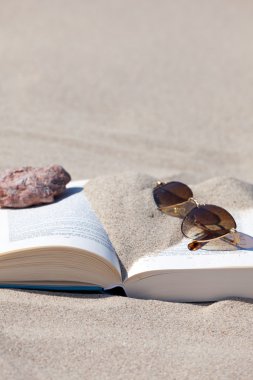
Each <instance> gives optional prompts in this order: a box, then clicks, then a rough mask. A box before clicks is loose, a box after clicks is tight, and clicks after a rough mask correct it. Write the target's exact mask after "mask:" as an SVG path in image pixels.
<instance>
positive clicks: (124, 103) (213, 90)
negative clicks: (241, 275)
mask: <svg viewBox="0 0 253 380" xmlns="http://www.w3.org/2000/svg"><path fill="white" fill-rule="evenodd" d="M252 11H253V4H252V3H251V2H250V1H245V2H240V1H227V0H219V1H218V0H214V1H212V2H209V1H207V0H204V1H203V0H193V1H191V2H189V1H187V0H179V1H177V2H173V1H163V0H161V1H155V0H152V1H151V0H139V1H138V2H136V1H134V0H128V1H123V0H108V1H104V2H102V1H98V0H94V1H87V0H85V1H82V0H76V1H75V2H67V1H62V0H53V1H52V0H45V1H43V2H40V1H38V0H24V1H22V4H21V3H20V2H19V1H17V0H10V1H8V2H7V1H6V2H2V4H1V12H0V54H1V59H0V77H1V80H0V96H1V102H0V169H5V168H7V167H17V166H20V165H34V166H41V165H47V164H51V163H59V164H62V165H63V166H64V167H65V168H66V169H67V170H68V171H69V172H70V173H71V174H72V177H73V179H81V178H95V179H94V194H95V192H97V193H99V191H100V192H102V191H103V184H104V187H105V189H108V183H107V182H106V181H107V178H108V177H107V176H115V178H118V177H119V176H120V178H122V175H123V173H126V175H125V178H126V180H128V182H127V183H130V184H131V186H132V187H134V186H135V185H137V186H138V181H137V178H136V177H134V175H136V174H133V173H140V177H141V178H142V180H143V181H144V183H145V184H147V182H148V183H149V181H150V180H151V178H154V179H156V178H176V179H178V180H182V181H185V182H187V183H188V184H191V185H193V187H192V188H193V190H194V192H195V191H196V192H197V196H198V198H201V197H203V198H205V200H206V197H209V196H210V198H209V200H210V201H212V202H213V201H215V200H216V199H217V202H218V201H219V202H223V203H222V204H223V205H224V207H225V205H227V206H229V205H230V203H229V196H232V199H233V200H234V201H235V202H237V205H238V206H239V207H243V208H245V207H247V200H248V201H249V204H250V203H251V205H252V193H251V190H250V189H251V188H252V185H247V184H246V185H245V182H248V183H253V170H252V166H253V165H252V164H253V156H252V142H253V110H252V104H253V71H252V67H253V44H252V34H253V23H252ZM130 173H132V174H131V175H130ZM214 177H215V178H216V179H213V178H214ZM220 177H226V179H225V180H224V181H222V180H221V178H220ZM228 177H234V178H237V179H239V180H240V181H239V182H238V181H236V180H233V179H227V178H228ZM217 178H218V179H217ZM96 181H97V182H96ZM96 183H97V187H96ZM238 183H239V185H238ZM231 184H232V185H231ZM92 186H93V185H92ZM99 186H100V187H99ZM117 186H118V184H117V182H115V184H111V188H110V189H111V190H113V191H115V194H116V193H117ZM122 186H125V187H126V183H125V184H124V183H123V184H121V189H122ZM241 186H243V189H245V192H243V194H242V193H241ZM98 187H99V188H98ZM145 194H146V196H147V193H145ZM215 194H217V196H216V195H215ZM137 198H138V197H137ZM137 198H135V199H137ZM201 199H202V198H201ZM209 200H208V201H209ZM128 201H129V208H128V211H129V213H128V215H130V214H131V212H132V216H131V217H133V215H134V214H133V210H132V211H131V209H130V206H131V197H129V199H128ZM137 204H138V205H140V199H139V198H138V199H137ZM94 205H95V203H94ZM146 211H147V210H145V209H142V210H140V212H141V213H142V214H143V213H144V214H145V212H146ZM101 212H102V213H103V212H104V213H105V214H106V212H107V211H106V209H104V210H101ZM157 218H158V219H159V218H163V217H162V216H157ZM164 223H168V226H169V223H170V222H169V221H166V222H164ZM163 226H164V225H163ZM171 228H172V226H171ZM173 228H175V229H176V227H175V226H174V227H173ZM173 236H174V238H176V236H177V232H176V231H175V235H173ZM156 239H157V237H156ZM119 241H120V240H119ZM152 242H153V241H152V240H149V243H150V244H152ZM136 243H138V244H141V242H140V241H138V242H136ZM141 247H142V248H144V243H143V246H141ZM0 311H1V313H0V326H1V330H0V331H1V346H0V364H1V371H0V378H3V379H58V378H61V379H80V378H87V379H112V378H115V379H123V378H124V379H125V378H126V377H130V378H138V379H147V378H148V379H168V378H169V379H180V380H181V379H210V378H211V379H214V378H215V379H216V378H222V379H237V378H240V379H251V378H252V366H253V359H252V357H253V355H252V354H253V352H252V351H253V350H252V342H253V331H252V326H251V325H252V315H253V305H252V301H251V300H244V299H229V300H223V301H219V302H214V303H206V304H186V303H171V302H160V301H155V300H145V301H144V300H136V299H130V298H125V297H119V296H106V295H79V294H73V295H71V294H62V293H47V292H27V291H14V290H1V291H0Z"/></svg>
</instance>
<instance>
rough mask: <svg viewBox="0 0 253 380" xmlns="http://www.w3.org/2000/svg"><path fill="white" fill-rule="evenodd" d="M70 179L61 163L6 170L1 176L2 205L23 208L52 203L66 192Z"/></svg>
mask: <svg viewBox="0 0 253 380" xmlns="http://www.w3.org/2000/svg"><path fill="white" fill-rule="evenodd" d="M70 180H71V177H70V175H69V174H68V173H67V172H66V170H64V169H63V167H62V166H59V165H52V166H49V167H45V168H33V167H31V166H26V167H23V168H20V169H15V170H6V171H5V172H4V173H3V175H2V176H1V177H0V207H11V208H23V207H28V206H33V205H39V204H43V203H51V202H53V201H54V197H55V196H57V195H60V194H62V193H63V192H64V190H65V188H66V184H67V183H68V182H69V181H70Z"/></svg>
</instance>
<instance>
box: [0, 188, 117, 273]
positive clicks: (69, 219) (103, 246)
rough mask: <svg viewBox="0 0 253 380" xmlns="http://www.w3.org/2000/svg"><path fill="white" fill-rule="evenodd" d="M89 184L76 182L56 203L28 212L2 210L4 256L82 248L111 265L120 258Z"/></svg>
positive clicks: (0, 239) (0, 247)
mask: <svg viewBox="0 0 253 380" xmlns="http://www.w3.org/2000/svg"><path fill="white" fill-rule="evenodd" d="M84 184H85V181H78V182H72V183H71V184H70V185H69V186H68V189H67V190H66V192H65V193H64V195H63V196H61V197H60V198H59V199H57V201H56V202H54V203H52V204H48V205H42V206H38V207H30V208H24V209H18V210H17V209H0V225H1V229H0V242H1V245H0V254H4V253H5V252H8V251H14V250H22V249H27V248H34V247H35V248H36V247H54V246H64V247H73V248H80V249H84V250H87V251H90V252H94V253H96V254H97V255H99V256H101V257H103V258H104V259H106V260H107V261H109V262H111V263H112V264H113V266H114V267H115V268H116V269H117V271H118V272H119V273H121V271H120V267H119V262H118V259H117V255H116V253H115V251H114V249H113V247H112V244H111V242H110V240H109V238H108V236H107V233H106V232H105V230H104V228H103V226H102V224H101V223H100V221H99V219H98V218H97V216H96V215H95V213H94V211H93V210H92V208H91V206H90V204H89V202H88V200H87V198H86V197H85V194H84V190H83V185H84Z"/></svg>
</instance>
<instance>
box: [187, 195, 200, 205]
mask: <svg viewBox="0 0 253 380" xmlns="http://www.w3.org/2000/svg"><path fill="white" fill-rule="evenodd" d="M188 201H189V202H192V203H194V204H195V206H196V207H199V206H200V203H199V202H198V201H197V200H196V199H195V198H193V197H191V198H189V199H188Z"/></svg>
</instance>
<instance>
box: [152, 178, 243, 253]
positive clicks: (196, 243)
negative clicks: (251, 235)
mask: <svg viewBox="0 0 253 380" xmlns="http://www.w3.org/2000/svg"><path fill="white" fill-rule="evenodd" d="M168 183H170V182H160V181H157V182H156V184H155V186H154V187H153V193H154V190H156V189H158V188H159V187H162V186H164V185H166V184H168ZM182 184H183V183H182ZM183 185H185V184H183ZM185 186H187V185H185ZM187 187H188V188H189V186H187ZM189 189H190V188H189ZM190 190H191V189H190ZM191 192H192V190H191ZM155 203H156V202H155ZM190 203H194V204H195V207H198V208H199V207H201V206H205V203H203V204H200V203H199V202H198V201H197V200H196V199H195V198H194V197H190V198H189V199H187V201H184V202H181V203H177V204H174V205H170V206H164V207H159V206H157V209H158V210H159V211H161V212H163V213H164V214H167V215H171V214H169V213H167V212H166V209H170V210H172V209H173V210H174V215H173V216H176V217H179V218H182V219H183V221H182V224H181V231H182V234H183V235H184V236H185V237H187V236H186V235H185V234H184V233H183V230H182V226H183V223H184V220H185V218H186V217H187V215H188V214H189V212H190V211H191V210H192V209H191V210H190V211H189V212H188V213H186V214H185V213H184V214H183V215H182V214H181V215H180V208H181V207H182V206H183V205H185V204H190ZM179 206H180V208H179ZM217 207H219V206H217ZM164 210H165V211H164ZM178 210H179V214H177V212H178ZM225 211H226V210H225ZM229 214H230V213H229ZM230 215H231V214H230ZM231 217H232V219H233V220H234V218H233V216H232V215H231ZM234 222H235V220H234ZM235 225H236V222H235ZM228 235H232V238H233V240H231V239H229V238H228V237H227V236H228ZM187 238H188V237H187ZM218 239H221V240H225V241H226V242H227V243H229V244H232V245H234V246H236V245H237V244H238V243H239V242H240V237H239V233H238V232H237V230H236V228H234V227H233V228H231V229H230V230H229V231H228V232H227V233H225V234H224V235H222V236H217V237H214V238H212V239H203V240H202V239H201V240H197V239H194V240H192V241H191V242H190V243H189V244H188V249H189V250H190V251H196V250H198V249H200V248H202V247H203V246H204V245H206V244H207V243H209V242H210V241H213V240H218Z"/></svg>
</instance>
